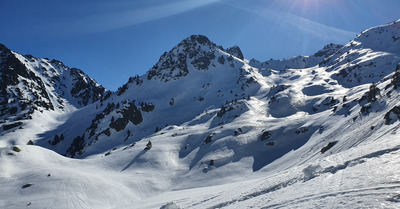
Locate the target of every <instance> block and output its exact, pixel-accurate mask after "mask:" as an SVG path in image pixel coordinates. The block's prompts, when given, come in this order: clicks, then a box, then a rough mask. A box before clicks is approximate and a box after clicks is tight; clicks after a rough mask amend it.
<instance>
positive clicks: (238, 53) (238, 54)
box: [226, 45, 244, 59]
mask: <svg viewBox="0 0 400 209" xmlns="http://www.w3.org/2000/svg"><path fill="white" fill-rule="evenodd" d="M226 52H228V53H229V54H231V55H233V56H235V57H237V58H239V59H244V56H243V53H242V50H240V48H239V47H238V46H236V45H235V46H233V47H231V48H228V49H227V50H226Z"/></svg>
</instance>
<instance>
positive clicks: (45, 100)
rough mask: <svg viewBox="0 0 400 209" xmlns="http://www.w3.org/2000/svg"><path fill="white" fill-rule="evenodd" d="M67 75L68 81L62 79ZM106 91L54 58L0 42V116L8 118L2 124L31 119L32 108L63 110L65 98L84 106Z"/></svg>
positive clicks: (38, 109)
mask: <svg viewBox="0 0 400 209" xmlns="http://www.w3.org/2000/svg"><path fill="white" fill-rule="evenodd" d="M32 63H34V64H33V65H32ZM68 74H70V75H68ZM69 76H70V78H71V82H70V81H69V79H66V78H65V77H69ZM68 91H70V92H68ZM105 92H106V90H105V89H104V88H103V87H102V86H100V85H99V84H97V83H96V82H95V81H94V80H93V79H91V78H90V77H89V76H87V75H86V74H84V73H83V72H82V71H81V70H78V69H74V68H73V69H69V68H68V67H67V66H65V65H64V64H63V63H62V62H60V61H57V60H51V61H50V60H48V59H41V58H35V57H33V56H32V55H25V56H22V55H20V54H18V53H14V52H12V51H11V50H10V49H8V48H7V47H6V46H4V45H2V44H0V119H5V118H8V119H9V120H8V122H6V124H5V125H7V123H12V122H14V121H17V120H24V119H31V118H32V114H33V113H34V112H35V111H39V112H43V110H48V111H53V110H55V109H56V108H57V109H61V110H63V109H64V104H65V100H69V102H70V103H71V104H76V105H78V106H86V105H88V104H90V103H92V102H95V101H97V100H99V99H100V98H101V97H102V95H103V94H104V93H105ZM68 94H69V95H70V96H67V95H68ZM66 96H67V97H66ZM10 118H11V119H10ZM3 130H4V129H3Z"/></svg>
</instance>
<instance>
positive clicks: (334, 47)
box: [314, 43, 343, 58]
mask: <svg viewBox="0 0 400 209" xmlns="http://www.w3.org/2000/svg"><path fill="white" fill-rule="evenodd" d="M342 47H343V45H338V44H332V43H331V44H328V45H326V46H324V48H323V49H321V50H319V51H318V52H316V53H315V54H314V56H316V57H325V58H327V57H329V56H331V55H332V54H334V53H336V52H337V51H338V50H339V49H341V48H342Z"/></svg>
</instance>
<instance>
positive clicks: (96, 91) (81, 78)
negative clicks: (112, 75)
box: [70, 68, 105, 106]
mask: <svg viewBox="0 0 400 209" xmlns="http://www.w3.org/2000/svg"><path fill="white" fill-rule="evenodd" d="M70 74H71V77H72V79H73V84H74V85H73V87H72V89H71V95H72V96H73V97H75V98H78V99H80V100H78V104H80V105H82V106H86V105H88V104H90V103H92V102H95V101H98V100H100V98H101V97H102V96H103V95H104V93H105V89H104V88H103V87H102V86H100V85H98V84H97V83H96V82H95V81H94V80H92V79H90V78H89V76H87V75H86V74H85V73H84V72H82V71H81V70H79V69H76V68H72V69H70Z"/></svg>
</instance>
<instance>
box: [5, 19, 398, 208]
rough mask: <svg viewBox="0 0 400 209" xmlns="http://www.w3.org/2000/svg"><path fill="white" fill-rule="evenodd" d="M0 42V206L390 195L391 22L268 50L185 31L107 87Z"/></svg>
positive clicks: (233, 202) (394, 196)
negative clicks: (255, 54) (252, 53)
mask: <svg viewBox="0 0 400 209" xmlns="http://www.w3.org/2000/svg"><path fill="white" fill-rule="evenodd" d="M1 47H2V48H1V52H2V53H1V56H0V57H1V58H0V63H1V65H0V70H1V71H0V73H1V79H2V83H1V86H0V88H1V98H0V100H1V101H2V103H1V111H2V116H1V117H2V118H1V119H2V124H0V125H1V127H2V131H3V132H2V133H1V134H2V136H1V137H0V145H1V147H2V148H0V165H1V170H0V181H1V182H2V185H4V186H3V187H2V188H0V207H3V208H21V207H33V208H250V207H255V208H282V207H294V208H314V207H327V208H340V207H343V208H348V207H355V204H357V206H356V207H359V208H364V207H373V208H379V207H382V208H388V207H389V208H390V207H396V204H398V202H399V201H400V195H399V194H398V188H399V187H400V184H399V180H398V178H397V177H398V175H397V172H396V171H397V169H399V168H400V166H399V165H400V164H399V163H398V161H399V160H398V154H400V142H398V141H397V140H396V139H397V132H398V130H399V127H400V125H399V116H400V104H399V102H398V101H399V98H400V94H399V90H398V86H399V84H400V65H399V63H400V21H395V22H393V23H390V24H387V25H383V26H379V27H375V28H371V29H368V30H366V31H364V32H363V33H361V34H360V35H359V36H358V37H356V38H355V39H354V40H353V41H351V42H350V43H348V44H346V45H345V46H340V45H335V44H329V45H327V46H326V47H324V48H323V49H322V50H320V51H318V52H317V53H315V54H314V55H311V56H299V57H294V58H289V59H284V60H270V61H267V62H260V61H256V60H247V59H245V58H244V57H245V55H243V54H242V52H241V50H240V48H239V47H237V46H234V47H231V48H228V49H224V48H223V47H221V46H217V45H216V44H214V43H213V42H211V41H210V40H209V39H208V38H207V37H205V36H202V35H193V36H190V37H188V38H187V39H185V40H183V41H182V42H181V43H179V44H178V45H177V46H176V47H174V48H173V49H172V50H171V51H169V52H165V53H164V54H163V55H162V56H161V57H160V60H159V61H158V62H157V63H156V64H155V65H154V66H153V67H152V68H151V69H150V70H149V71H148V72H147V73H146V74H145V75H142V76H133V77H131V78H129V80H128V82H127V83H126V84H125V85H123V86H122V87H120V88H119V89H118V91H116V92H113V93H111V92H107V91H105V90H104V88H102V87H101V86H100V85H99V84H97V83H96V82H95V81H94V80H92V79H90V78H89V77H88V76H87V75H85V74H84V73H83V72H82V71H80V70H77V69H74V68H72V69H70V68H68V67H66V66H64V65H63V64H62V63H61V62H59V61H49V60H48V59H39V58H34V57H32V56H28V55H25V56H22V55H20V54H18V53H16V52H12V51H10V50H9V49H7V48H6V47H5V46H1ZM3 81H4V82H3ZM26 101H27V102H26ZM28 101H29V102H28ZM25 103H26V104H25ZM24 104H25V106H26V107H25V108H23V107H24ZM31 109H33V110H35V111H33V112H32V113H30V112H28V111H29V110H31ZM24 114H25V115H26V117H23V118H21V119H18V118H17V117H21V116H25V115H24ZM19 121H21V122H19ZM30 140H31V141H32V142H33V143H34V144H36V145H38V146H31V145H25V144H27V143H28V142H29V141H30ZM29 144H32V143H29ZM62 155H64V156H62ZM72 158H77V159H72Z"/></svg>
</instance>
